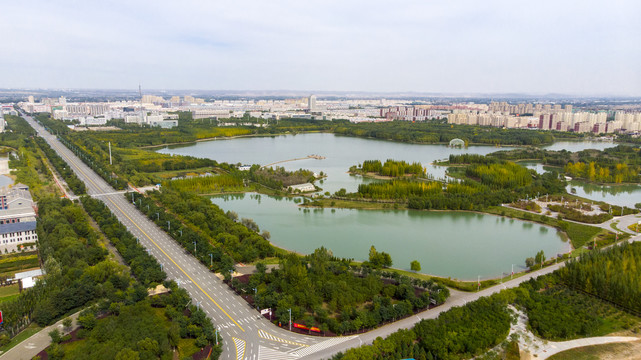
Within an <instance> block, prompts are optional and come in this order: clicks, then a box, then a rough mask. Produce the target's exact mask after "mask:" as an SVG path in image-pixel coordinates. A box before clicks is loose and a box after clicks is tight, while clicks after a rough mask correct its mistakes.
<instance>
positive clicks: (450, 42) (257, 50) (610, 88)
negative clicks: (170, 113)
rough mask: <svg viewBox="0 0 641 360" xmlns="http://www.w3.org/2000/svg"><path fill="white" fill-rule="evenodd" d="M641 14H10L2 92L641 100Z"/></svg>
mask: <svg viewBox="0 0 641 360" xmlns="http://www.w3.org/2000/svg"><path fill="white" fill-rule="evenodd" d="M639 18H641V1H638V0H627V1H617V0H608V1H602V0H600V1H592V0H583V1H564V0H554V1H548V0H537V1H518V0H510V1H493V0H483V1H478V0H472V1H462V0H461V1H458V0H438V1H435V0H419V1H413V0H394V1H392V0H368V1H355V0H337V1H334V0H324V1H316V0H302V1H301V0H296V1H286V0H269V1H265V0H259V1H246V0H234V1H220V0H201V1H190V0H181V1H176V0H172V1H165V0H154V1H136V0H126V1H120V0H113V1H112V0H103V1H86V0H84V1H66V0H60V1H50V0H44V1H34V0H20V1H4V2H3V5H2V9H1V10H0V34H2V36H1V38H2V47H1V49H0V69H1V72H0V73H1V74H2V75H1V77H0V88H50V89H63V88H67V89H69V88H91V89H129V88H131V89H136V88H137V87H138V84H142V86H143V88H147V89H200V90H302V91H371V92H410V91H413V92H427V93H450V94H454V93H456V94H463V95H464V94H478V93H484V94H491V93H527V94H550V93H555V94H568V95H613V96H620V95H623V96H641V21H639Z"/></svg>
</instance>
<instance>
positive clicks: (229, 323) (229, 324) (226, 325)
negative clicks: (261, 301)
mask: <svg viewBox="0 0 641 360" xmlns="http://www.w3.org/2000/svg"><path fill="white" fill-rule="evenodd" d="M255 319H256V316H247V317H244V318H242V319H237V320H236V322H237V323H239V324H251V323H252V322H253V321H255ZM218 326H219V327H221V328H223V329H227V328H232V327H234V326H236V324H234V323H233V322H232V321H227V322H224V323H220V324H219V325H218Z"/></svg>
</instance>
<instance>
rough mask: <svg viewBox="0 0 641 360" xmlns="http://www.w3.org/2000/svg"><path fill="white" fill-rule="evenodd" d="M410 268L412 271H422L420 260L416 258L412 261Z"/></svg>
mask: <svg viewBox="0 0 641 360" xmlns="http://www.w3.org/2000/svg"><path fill="white" fill-rule="evenodd" d="M410 268H411V269H412V271H421V263H420V262H418V260H414V261H412V262H411V263H410Z"/></svg>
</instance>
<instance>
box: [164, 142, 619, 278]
mask: <svg viewBox="0 0 641 360" xmlns="http://www.w3.org/2000/svg"><path fill="white" fill-rule="evenodd" d="M611 146H616V144H613V143H609V142H560V143H555V144H554V145H551V146H548V147H546V148H549V149H551V150H558V149H568V150H571V151H579V150H583V149H587V148H598V149H604V148H607V147H611ZM509 148H510V147H502V148H496V147H493V146H470V147H468V148H464V149H456V148H450V147H447V146H445V145H433V144H429V145H421V144H406V143H397V142H392V141H382V140H373V139H362V138H354V137H345V136H336V135H334V134H327V133H314V134H298V135H280V136H268V137H248V138H237V139H230V140H217V141H206V142H199V143H196V144H189V145H183V146H171V147H165V148H162V149H160V150H158V151H159V152H161V153H166V154H180V155H190V156H196V157H205V158H210V159H214V160H216V161H219V162H228V163H232V164H236V163H241V164H256V163H257V164H261V165H266V164H270V163H274V162H277V161H282V160H288V159H294V158H301V157H306V156H307V155H311V154H317V155H321V156H324V157H325V159H322V160H316V159H305V160H299V161H292V162H284V163H281V164H278V165H279V166H283V167H285V168H286V169H289V170H295V169H299V168H304V169H309V170H312V171H314V172H316V173H320V172H321V171H322V172H324V173H325V174H327V178H326V179H324V180H323V181H318V182H317V185H319V186H320V187H322V188H323V191H329V192H332V193H333V192H335V191H337V190H339V189H340V188H345V189H346V190H347V191H350V192H353V191H356V189H357V187H358V185H359V184H361V183H363V182H370V181H374V180H371V179H366V178H362V177H360V176H352V175H349V174H348V173H347V171H348V170H349V167H350V166H352V165H357V164H360V163H362V162H363V161H364V160H372V159H378V160H381V161H385V160H386V159H396V160H405V161H408V162H413V161H418V162H421V163H422V164H423V166H425V167H426V168H427V172H428V173H429V174H431V175H433V176H434V177H436V178H442V177H444V176H445V170H446V167H441V166H433V165H430V164H431V163H432V162H433V161H435V160H442V159H446V158H448V157H449V155H450V154H464V153H475V154H481V155H485V154H488V153H491V152H494V151H497V150H501V149H509ZM524 165H528V166H529V167H531V168H535V169H536V170H537V171H544V169H543V167H542V166H539V165H537V164H524ZM212 201H213V202H214V203H215V204H217V205H219V206H220V207H221V208H223V209H224V210H225V211H227V210H232V211H235V212H237V213H238V214H239V216H241V217H247V218H252V219H254V221H256V223H257V224H258V225H259V226H260V227H261V229H263V230H267V231H269V232H270V233H271V241H272V242H273V243H274V244H275V245H276V246H279V247H283V248H285V249H288V250H293V251H297V252H300V253H310V252H312V251H313V250H314V249H316V248H318V247H320V246H325V247H327V248H329V249H330V250H332V251H333V252H334V254H335V255H337V256H341V257H350V258H354V259H356V260H365V259H366V257H367V255H368V251H369V247H370V246H371V245H374V246H376V248H377V249H378V250H379V251H385V252H388V253H389V254H390V255H391V256H392V259H393V260H394V267H398V268H402V269H409V264H410V261H412V260H418V261H419V262H421V265H422V272H425V273H429V274H433V275H439V276H445V277H448V276H451V277H452V278H459V279H467V280H470V279H476V277H477V276H478V275H480V276H481V277H483V278H490V277H500V276H501V273H506V274H509V272H510V271H511V266H512V264H515V265H517V266H515V271H516V270H521V269H523V268H524V261H525V258H526V257H530V256H534V255H535V254H536V252H538V251H539V250H543V251H544V252H545V254H546V255H547V256H548V257H550V256H554V255H556V254H558V253H565V252H567V251H568V250H569V248H570V245H569V244H568V243H567V242H563V241H562V239H561V237H560V236H559V235H558V233H557V231H556V230H555V229H553V228H549V227H545V226H541V225H538V224H534V223H529V222H524V221H519V220H511V219H506V218H502V217H497V216H492V215H485V214H476V213H468V212H436V211H431V212H428V211H392V210H390V211H382V210H377V211H371V210H349V209H311V210H310V209H302V208H299V207H298V206H297V204H296V203H295V202H294V201H293V200H292V199H291V198H272V197H268V196H264V195H262V196H261V195H259V194H248V195H240V196H239V195H225V196H219V197H212Z"/></svg>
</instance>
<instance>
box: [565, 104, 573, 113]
mask: <svg viewBox="0 0 641 360" xmlns="http://www.w3.org/2000/svg"><path fill="white" fill-rule="evenodd" d="M565 112H569V113H571V112H572V105H570V104H565Z"/></svg>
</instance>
